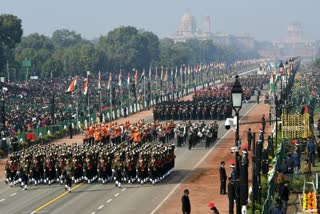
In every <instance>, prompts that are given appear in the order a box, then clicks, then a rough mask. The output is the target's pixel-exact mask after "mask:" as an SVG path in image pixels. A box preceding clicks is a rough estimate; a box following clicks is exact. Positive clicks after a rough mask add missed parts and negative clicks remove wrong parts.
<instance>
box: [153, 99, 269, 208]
mask: <svg viewBox="0 0 320 214" xmlns="http://www.w3.org/2000/svg"><path fill="white" fill-rule="evenodd" d="M268 113H269V105H266V104H261V103H260V104H257V105H255V107H254V108H253V109H252V110H251V111H250V112H249V113H248V114H247V115H245V117H244V118H243V119H242V120H241V121H240V124H241V123H245V122H249V121H261V117H262V114H265V115H266V120H268V117H267V115H268ZM248 128H251V129H252V132H257V133H258V132H259V128H260V124H243V125H240V138H241V139H242V143H243V144H246V139H247V135H246V134H247V130H248ZM268 134H270V126H269V123H268V124H267V127H266V134H265V138H266V137H267V136H268ZM257 138H258V136H256V139H257ZM234 142H235V133H234V132H233V131H230V132H229V133H227V134H226V136H224V138H223V139H222V140H221V141H220V142H219V143H218V144H217V145H216V147H215V148H214V149H213V150H212V151H211V152H210V153H209V155H208V156H207V157H206V158H205V159H203V161H202V162H201V163H200V164H199V165H198V166H197V167H196V168H195V169H194V172H193V173H192V175H191V176H190V177H189V178H188V179H186V181H185V182H183V183H182V184H178V185H179V186H178V188H177V189H176V190H175V191H174V192H173V193H172V194H171V196H170V197H169V198H168V199H167V200H166V201H164V203H163V205H162V206H161V207H160V209H159V210H158V211H157V212H156V213H170V214H176V213H177V214H180V213H181V197H182V195H183V191H184V189H189V191H190V195H189V196H190V201H191V209H192V213H193V214H203V213H209V208H208V206H207V205H208V202H210V201H213V202H214V203H215V204H216V206H217V208H218V210H219V212H220V213H228V206H229V205H228V196H227V195H220V194H219V193H220V177H219V167H220V162H221V161H225V162H226V169H227V175H229V174H230V168H229V161H230V160H234V158H235V155H234V154H233V153H231V152H230V147H233V146H234ZM249 162H250V165H249V186H250V185H251V181H252V179H251V176H252V175H251V163H252V161H251V154H250V152H249Z"/></svg>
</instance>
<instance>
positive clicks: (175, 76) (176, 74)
mask: <svg viewBox="0 0 320 214" xmlns="http://www.w3.org/2000/svg"><path fill="white" fill-rule="evenodd" d="M177 76H178V67H177V66H176V73H175V74H174V78H177Z"/></svg>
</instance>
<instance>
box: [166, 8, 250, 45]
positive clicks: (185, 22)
mask: <svg viewBox="0 0 320 214" xmlns="http://www.w3.org/2000/svg"><path fill="white" fill-rule="evenodd" d="M200 26H201V27H200ZM169 38H170V39H172V40H174V42H175V43H176V42H186V41H187V40H189V39H198V40H209V39H210V40H212V41H213V42H214V43H216V44H218V45H220V46H229V45H236V46H240V47H242V48H245V49H253V48H254V39H253V38H252V37H251V36H250V35H249V34H248V33H241V34H236V35H234V34H229V33H224V32H216V33H213V32H212V23H211V19H210V16H205V17H204V20H203V23H202V24H200V25H199V24H198V23H197V21H196V19H195V17H194V16H193V15H192V14H191V12H190V11H187V12H186V13H185V14H183V15H182V17H181V18H180V23H179V26H178V29H177V31H176V33H175V34H174V35H173V36H170V37H169Z"/></svg>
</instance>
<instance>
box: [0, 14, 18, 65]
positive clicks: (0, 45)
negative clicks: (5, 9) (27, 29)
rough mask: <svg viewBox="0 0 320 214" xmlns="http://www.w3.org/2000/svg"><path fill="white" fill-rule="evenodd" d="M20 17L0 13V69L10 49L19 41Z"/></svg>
mask: <svg viewBox="0 0 320 214" xmlns="http://www.w3.org/2000/svg"><path fill="white" fill-rule="evenodd" d="M22 33H23V31H22V26H21V19H19V18H18V17H17V16H14V15H10V14H3V15H0V71H1V70H2V69H3V67H4V64H5V63H6V60H7V59H8V58H9V57H10V56H9V55H10V53H11V52H10V51H9V50H10V49H12V48H14V47H15V46H16V44H17V43H19V42H20V41H21V36H22Z"/></svg>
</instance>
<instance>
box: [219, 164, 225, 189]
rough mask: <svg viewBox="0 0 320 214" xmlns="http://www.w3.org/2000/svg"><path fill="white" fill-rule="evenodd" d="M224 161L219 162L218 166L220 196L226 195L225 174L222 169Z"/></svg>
mask: <svg viewBox="0 0 320 214" xmlns="http://www.w3.org/2000/svg"><path fill="white" fill-rule="evenodd" d="M224 165H225V163H224V161H221V165H220V169H219V172H220V195H224V194H226V184H227V173H226V169H225V168H224Z"/></svg>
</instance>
